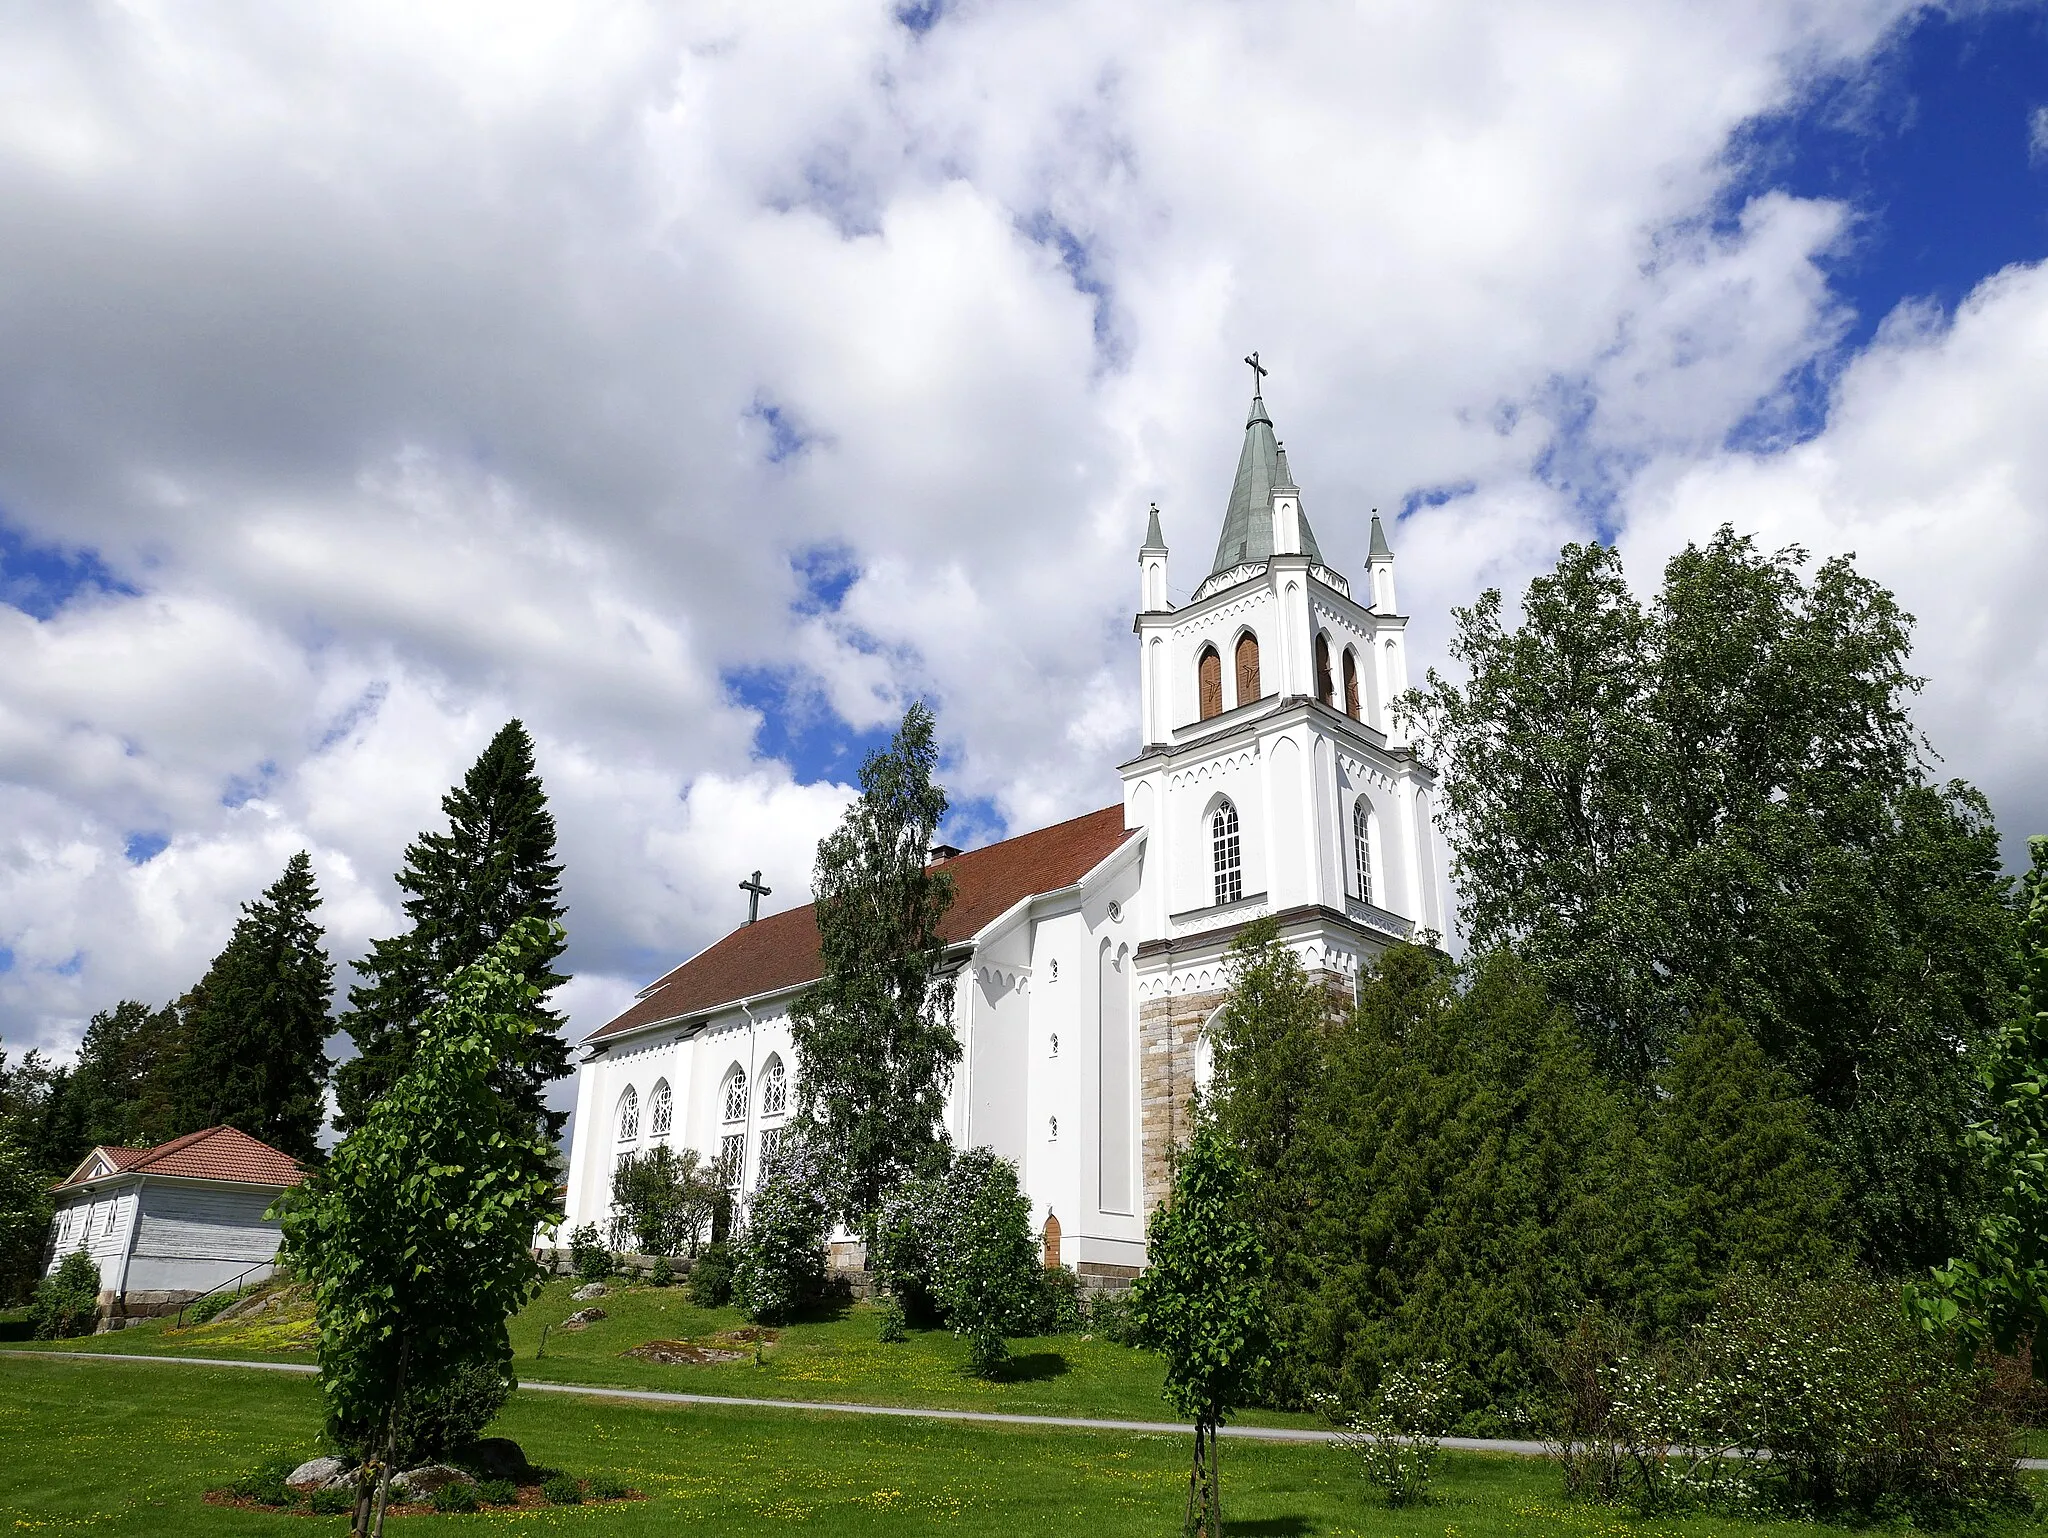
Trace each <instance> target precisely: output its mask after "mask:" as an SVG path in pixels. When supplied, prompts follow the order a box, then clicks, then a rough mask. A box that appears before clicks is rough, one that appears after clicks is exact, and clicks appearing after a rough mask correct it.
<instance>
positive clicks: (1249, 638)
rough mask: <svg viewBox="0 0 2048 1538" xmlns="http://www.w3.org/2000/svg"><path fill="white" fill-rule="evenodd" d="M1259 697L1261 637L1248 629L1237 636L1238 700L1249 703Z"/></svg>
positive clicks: (1240, 702) (1245, 703)
mask: <svg viewBox="0 0 2048 1538" xmlns="http://www.w3.org/2000/svg"><path fill="white" fill-rule="evenodd" d="M1259 697H1260V692H1259V638H1258V637H1257V636H1255V635H1253V634H1252V633H1251V632H1250V631H1249V630H1247V631H1246V632H1245V633H1244V634H1243V635H1241V636H1239V637H1238V638H1237V702H1238V704H1240V705H1249V704H1250V703H1251V702H1252V701H1253V700H1255V699H1258V698H1259Z"/></svg>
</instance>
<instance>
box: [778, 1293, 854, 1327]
mask: <svg viewBox="0 0 2048 1538" xmlns="http://www.w3.org/2000/svg"><path fill="white" fill-rule="evenodd" d="M852 1312H853V1299H851V1298H849V1297H845V1296H842V1295H834V1294H828V1295H827V1296H825V1297H822V1298H812V1299H811V1300H810V1301H809V1302H807V1303H805V1304H804V1305H803V1306H802V1307H801V1308H795V1309H792V1310H790V1314H789V1319H788V1321H787V1322H788V1323H790V1324H838V1323H840V1322H841V1321H843V1320H844V1319H845V1318H846V1316H847V1315H849V1314H851V1313H852Z"/></svg>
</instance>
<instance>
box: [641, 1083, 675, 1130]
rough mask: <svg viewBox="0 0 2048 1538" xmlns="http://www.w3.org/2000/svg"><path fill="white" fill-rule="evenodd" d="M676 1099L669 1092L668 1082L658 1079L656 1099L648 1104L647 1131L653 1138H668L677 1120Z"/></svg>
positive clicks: (655, 1086) (655, 1092)
mask: <svg viewBox="0 0 2048 1538" xmlns="http://www.w3.org/2000/svg"><path fill="white" fill-rule="evenodd" d="M675 1106H676V1097H675V1096H674V1095H671V1094H670V1093H669V1092H668V1080H666V1079H657V1080H655V1083H654V1098H653V1099H652V1100H650V1101H649V1102H648V1103H647V1131H648V1134H649V1136H652V1137H667V1136H668V1129H669V1126H670V1124H671V1123H672V1122H673V1121H674V1119H675Z"/></svg>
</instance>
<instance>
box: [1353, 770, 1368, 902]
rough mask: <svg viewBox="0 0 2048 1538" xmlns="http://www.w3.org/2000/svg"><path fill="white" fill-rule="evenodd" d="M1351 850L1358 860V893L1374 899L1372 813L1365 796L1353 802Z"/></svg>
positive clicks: (1365, 897)
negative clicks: (1366, 803)
mask: <svg viewBox="0 0 2048 1538" xmlns="http://www.w3.org/2000/svg"><path fill="white" fill-rule="evenodd" d="M1351 852H1352V854H1353V855H1354V856H1355V857H1356V858H1357V860H1358V895H1359V896H1360V897H1362V898H1364V899H1365V901H1367V902H1371V901H1372V814H1371V813H1370V812H1368V811H1367V810H1366V809H1365V797H1363V796H1360V797H1359V798H1358V799H1357V800H1356V801H1354V802H1352V803H1351Z"/></svg>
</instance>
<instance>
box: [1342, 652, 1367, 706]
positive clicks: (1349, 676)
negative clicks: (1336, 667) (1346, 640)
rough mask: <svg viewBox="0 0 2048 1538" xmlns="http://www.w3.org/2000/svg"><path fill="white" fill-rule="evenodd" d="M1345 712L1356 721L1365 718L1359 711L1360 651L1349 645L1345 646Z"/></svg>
mask: <svg viewBox="0 0 2048 1538" xmlns="http://www.w3.org/2000/svg"><path fill="white" fill-rule="evenodd" d="M1344 714H1345V715H1347V716H1349V717H1351V719H1352V720H1354V721H1362V720H1364V719H1365V718H1364V717H1363V716H1361V715H1360V714H1359V713H1358V653H1357V652H1356V651H1354V650H1353V649H1352V648H1351V647H1349V646H1347V647H1345V648H1344Z"/></svg>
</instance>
